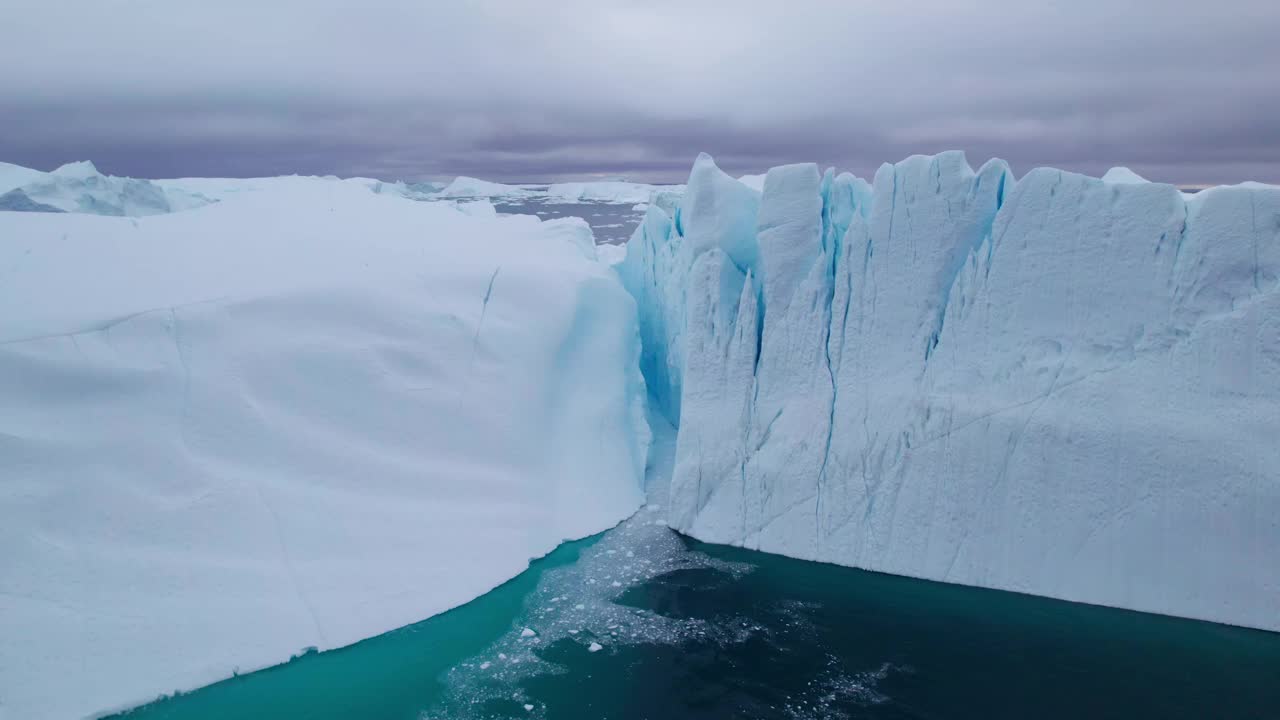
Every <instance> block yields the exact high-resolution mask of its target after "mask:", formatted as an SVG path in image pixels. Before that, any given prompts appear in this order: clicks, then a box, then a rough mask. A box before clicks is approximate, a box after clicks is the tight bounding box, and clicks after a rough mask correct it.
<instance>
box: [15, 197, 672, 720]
mask: <svg viewBox="0 0 1280 720" xmlns="http://www.w3.org/2000/svg"><path fill="white" fill-rule="evenodd" d="M171 182H174V183H178V184H179V185H182V184H184V183H187V184H188V186H189V187H190V186H191V185H190V184H189V182H188V181H171ZM219 183H221V187H222V188H223V190H222V191H218V190H217V187H215V186H217V185H219ZM165 184H167V183H161V185H165ZM233 184H234V181H211V182H210V183H209V185H208V187H205V188H204V189H206V190H209V191H210V192H211V193H215V194H218V195H219V196H220V198H221V202H217V203H215V204H212V205H208V206H206V207H202V208H198V209H194V210H191V211H189V212H183V213H173V214H168V215H160V216H155V217H144V218H138V219H131V218H113V217H96V216H90V215H75V214H58V215H42V214H35V213H0V269H2V272H3V276H4V277H3V282H0V307H3V308H5V312H4V313H0V397H3V398H4V401H3V403H0V478H3V482H0V548H2V549H3V550H2V551H0V639H2V641H0V716H4V717H5V718H6V719H7V718H14V720H17V719H18V718H21V719H22V720H40V719H41V718H73V717H84V716H87V715H91V714H95V713H98V712H101V711H107V710H110V709H114V708H123V707H126V706H129V705H133V704H137V703H141V702H145V701H149V700H151V699H154V698H155V697H157V696H158V695H159V694H161V693H169V692H173V691H175V690H185V689H190V688H194V687H197V686H200V685H203V684H206V683H209V682H212V681H216V680H219V679H222V678H226V677H229V676H231V675H232V674H233V673H234V672H236V671H239V672H247V671H250V670H253V669H255V668H260V667H263V666H266V665H271V664H274V663H278V662H281V661H284V660H287V659H288V658H289V657H290V656H291V655H294V654H297V653H299V652H302V651H303V650H304V649H306V648H319V649H326V648H333V647H338V646H342V645H346V644H349V643H352V642H355V641H357V640H360V639H363V638H366V637H369V636H372V635H376V634H379V633H382V632H384V631H387V630H390V629H392V628H396V627H399V626H403V625H406V624H409V623H412V622H416V621H418V620H421V619H423V618H425V617H428V616H430V615H432V614H435V613H438V612H441V611H443V610H446V609H448V608H451V607H454V606H456V605H458V604H460V603H463V602H466V601H468V600H470V599H472V598H474V597H476V596H478V595H480V594H482V593H484V592H486V591H488V590H489V589H491V588H493V587H494V586H496V585H498V584H499V583H501V582H503V581H505V580H507V579H508V578H511V577H513V576H515V575H516V574H518V573H519V572H521V571H522V570H523V569H524V568H525V567H526V565H527V563H528V561H529V560H530V558H534V557H538V556H540V555H542V554H544V553H546V552H548V551H550V550H551V549H552V548H554V547H555V546H556V545H557V544H558V543H560V542H561V541H563V540H565V539H569V538H578V537H582V536H585V535H588V534H591V533H595V532H598V531H600V530H603V529H605V528H607V527H609V526H611V525H612V524H614V523H616V522H617V521H619V520H621V519H623V518H624V517H626V516H628V515H629V514H630V513H631V512H632V511H633V510H634V509H635V508H636V507H638V505H639V503H640V502H641V499H642V489H641V483H642V477H643V469H644V462H645V444H646V438H647V424H646V422H645V419H644V388H643V380H642V378H641V376H640V373H639V370H638V368H637V361H636V358H637V356H638V353H639V347H638V342H639V339H638V332H637V329H636V320H635V304H634V301H633V300H632V298H631V296H630V295H629V294H628V293H627V292H626V291H625V290H624V289H623V288H622V286H621V285H620V283H619V282H618V280H617V278H616V276H615V275H614V273H613V272H612V271H611V270H610V269H608V268H607V267H606V266H605V265H603V264H601V263H599V262H596V261H594V260H593V259H592V257H591V256H590V253H589V252H586V251H584V248H583V247H582V242H581V241H582V237H581V236H582V235H583V233H584V232H586V233H587V234H588V235H589V230H586V226H585V225H584V224H582V223H581V222H580V221H564V222H558V223H540V222H538V221H537V219H536V218H532V217H509V218H494V217H488V218H485V217H473V216H470V215H468V214H465V213H462V212H458V210H456V209H454V208H453V207H450V206H449V205H448V204H445V203H435V204H433V203H418V202H410V201H408V200H405V199H402V198H400V197H396V196H395V195H394V194H376V193H373V192H369V188H368V187H366V186H364V185H363V184H361V183H358V182H347V181H332V180H325V179H322V178H281V179H278V180H276V181H272V182H260V181H248V182H247V183H246V189H244V190H243V191H242V192H239V193H234V192H231V189H232V185H233ZM195 185H199V183H196V184H195ZM588 249H589V242H588Z"/></svg>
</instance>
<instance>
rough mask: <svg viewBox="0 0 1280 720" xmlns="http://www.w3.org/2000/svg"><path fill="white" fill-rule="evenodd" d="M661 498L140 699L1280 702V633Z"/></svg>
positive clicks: (243, 703)
mask: <svg viewBox="0 0 1280 720" xmlns="http://www.w3.org/2000/svg"><path fill="white" fill-rule="evenodd" d="M660 516H661V513H660V512H657V511H654V512H650V511H642V512H641V513H639V514H638V515H637V516H636V517H635V518H633V519H632V520H630V521H628V522H626V523H624V524H623V525H622V526H620V527H619V528H616V529H614V530H612V531H609V532H606V533H604V534H603V535H601V536H597V537H595V538H591V539H588V540H584V541H580V542H576V543H570V544H568V545H565V546H563V547H561V548H560V549H558V550H556V551H555V552H554V553H552V554H551V555H550V556H548V557H547V558H544V559H542V560H540V561H537V562H535V563H534V565H533V567H532V568H531V569H530V570H529V571H528V572H527V573H525V574H523V575H521V576H520V577H518V578H516V579H515V580H513V581H511V582H509V583H507V584H506V585H503V586H502V587H500V588H498V589H497V590H495V591H493V592H492V593H490V594H488V595H486V596H484V597H482V598H479V599H478V600H476V601H475V602H473V603H470V604H468V605H466V606H463V607H461V608H458V609H456V610H454V611H451V612H448V613H445V614H443V615H440V616H437V617H435V618H432V619H430V620H427V621H425V622H423V623H419V624H417V625H414V626H411V627H408V628H404V629H402V630H399V631H396V632H393V633H389V634H387V635H383V636H380V637H378V638H374V639H372V640H368V641H365V642H363V643H359V644H357V645H355V646H352V647H350V648H346V649H344V650H339V651H335V652H330V653H322V654H318V655H316V654H313V655H307V656H304V657H301V658H299V659H297V660H295V661H294V662H291V663H288V664H286V665H283V666H280V667H277V668H273V669H270V670H267V671H263V672H259V673H254V674H251V675H247V676H242V677H239V678H234V679H232V680H229V681H226V682H222V683H219V684H216V685H213V686H210V687H208V688H205V689H203V690H199V691H197V692H194V693H190V694H187V695H183V696H179V697H176V698H172V699H168V700H165V701H162V702H158V703H154V704H152V705H149V706H147V707H144V708H141V709H139V710H137V711H135V712H134V713H131V714H129V715H128V717H129V718H130V719H131V720H138V719H145V720H160V719H162V718H163V719H168V720H212V719H213V718H282V719H283V718H313V719H316V720H330V719H331V720H338V719H343V720H355V719H357V718H359V719H360V720H411V719H415V718H459V719H465V718H508V717H533V718H551V719H556V720H586V719H591V720H597V719H600V718H613V719H618V720H622V719H640V718H649V719H652V720H667V719H670V720H676V719H680V718H699V719H710V718H814V719H817V718H885V719H889V718H984V719H989V718H1010V719H1013V718H1018V719H1022V718H1029V717H1034V718H1062V719H1064V720H1065V719H1067V718H1070V719H1072V720H1076V719H1078V718H1145V717H1153V718H1260V719H1261V718H1275V717H1280V635H1276V634H1271V633H1264V632H1259V631H1250V630H1245V629H1241V628H1233V627H1227V626H1222V625H1214V624H1210V623H1201V622H1194V621H1187V620H1178V619H1174V618H1167V617H1160V616H1154V615H1145V614H1141V613H1134V612H1127V611H1121V610H1114V609H1108V608H1100V607H1093V606H1087V605H1079V604H1073V603H1067V602H1061V601H1056V600H1048V599H1044V598H1036V597H1030V596H1024V595H1017V594H1014V593H1006V592H999V591H991V590H981V589H975V588H966V587H960V586H954V585H944V584H940V583H933V582H927V581H921V580H913V579H908V578H899V577H893V576H888V575H880V574H876V573H869V572H863V571H859V570H854V569H849V568H842V567H837V566H832V565H823V564H819V563H810V562H803V561H797V560H791V559H788V558H783V557H778V556H772V555H765V554H761V553H756V552H751V551H747V550H741V549H735V548H726V547H719V546H709V545H704V544H701V543H697V542H695V541H691V540H688V539H685V538H683V537H681V536H679V535H677V534H675V533H673V532H671V531H670V530H668V529H667V528H666V527H665V526H664V525H663V524H662V523H661V521H659V520H656V518H658V517H660Z"/></svg>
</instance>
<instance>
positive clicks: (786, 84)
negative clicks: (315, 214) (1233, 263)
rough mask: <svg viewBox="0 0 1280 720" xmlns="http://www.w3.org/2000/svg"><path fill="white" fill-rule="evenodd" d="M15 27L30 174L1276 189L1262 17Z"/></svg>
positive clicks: (950, 13)
mask: <svg viewBox="0 0 1280 720" xmlns="http://www.w3.org/2000/svg"><path fill="white" fill-rule="evenodd" d="M30 5H33V7H23V8H22V9H21V10H14V9H11V10H8V11H6V13H5V18H4V19H5V22H4V23H0V62H2V63H3V66H4V67H5V68H6V71H5V72H4V73H3V75H0V159H2V160H7V161H11V162H17V163H21V164H27V165H31V166H35V167H40V168H44V169H49V168H51V167H53V166H56V165H58V164H60V163H62V162H65V161H69V160H75V159H82V158H90V159H93V160H94V161H95V162H97V163H98V164H99V166H100V167H101V168H102V169H103V170H104V171H108V172H112V173H116V174H128V175H135V176H142V177H161V176H175V175H233V176H245V175H264V174H281V173H290V172H299V173H322V174H323V173H334V174H341V175H356V174H358V175H371V176H376V177H384V178H402V177H403V178H407V179H418V178H426V177H446V176H451V175H454V174H473V175H479V176H482V177H489V178H493V179H498V180H518V179H523V180H533V179H555V178H557V177H563V176H582V175H586V174H602V175H627V176H630V177H635V178H637V179H653V180H678V179H680V178H681V177H682V176H683V175H684V174H685V173H686V172H687V168H688V166H689V164H690V162H691V161H692V159H693V157H694V156H695V155H696V153H697V152H699V151H703V150H705V151H708V152H711V153H712V154H713V155H715V156H716V157H717V160H718V161H719V162H720V164H721V165H722V166H723V167H726V169H729V170H731V171H735V172H746V171H760V170H763V169H765V168H766V167H768V166H770V165H774V164H780V163H785V162H795V161H801V160H814V161H818V162H822V163H824V164H830V165H836V166H838V167H840V168H842V169H849V170H852V171H854V172H857V173H859V174H862V175H870V174H871V173H873V172H874V170H875V167H876V166H877V165H878V164H879V163H881V162H883V161H892V160H897V159H900V158H902V157H904V156H906V155H908V154H912V153H918V152H926V153H931V152H937V151H940V150H944V149H949V148H960V149H963V150H965V151H966V152H967V153H968V154H969V157H970V160H971V162H972V163H973V164H975V165H976V164H978V163H980V162H982V161H983V160H985V159H986V158H987V157H991V156H999V157H1003V158H1005V159H1006V160H1009V161H1010V162H1011V163H1012V164H1013V165H1014V167H1015V170H1017V171H1019V172H1025V171H1026V170H1028V169H1030V168H1031V167H1033V166H1035V165H1041V164H1049V165H1055V166H1058V167H1064V168H1068V169H1075V170H1080V171H1084V172H1090V173H1094V174H1097V173H1100V172H1102V171H1104V170H1106V169H1107V168H1108V167H1110V166H1111V165H1114V164H1124V165H1129V166H1130V167H1132V168H1134V169H1135V170H1137V171H1138V172H1140V173H1143V174H1144V175H1147V176H1149V177H1152V178H1153V179H1161V180H1167V181H1172V182H1235V181H1238V180H1243V179H1259V180H1265V181H1273V182H1276V181H1280V90H1278V89H1277V88H1280V86H1278V85H1277V81H1276V78H1277V77H1280V44H1277V43H1276V42H1275V41H1274V31H1275V28H1277V27H1280V7H1278V6H1276V4H1275V3H1274V2H1273V1H1272V0H1258V1H1254V0H1219V1H1218V2H1215V3H1205V2H1202V0H1186V1H1183V0H1177V1H1175V2H1167V1H1166V2H1159V1H1157V0H1144V1H1142V2H1125V0H1075V1H1074V2H1070V3H1066V2H1061V3H1059V2H1042V3H1036V4H1031V3H1015V2H990V1H988V2H974V1H972V0H916V1H915V2H904V3H885V2H871V1H870V0H867V1H864V2H856V1H852V0H850V1H839V2H838V1H834V0H833V1H831V2H799V3H785V4H778V3H769V4H768V5H769V6H770V7H767V8H752V7H747V6H745V5H744V4H742V3H732V4H730V3H719V2H702V3H687V2H675V1H672V0H647V1H644V2H641V1H635V2H629V1H626V0H617V1H616V2H591V1H589V0H560V2H558V3H556V4H554V5H549V4H545V3H539V4H534V3H523V2H514V0H513V1H512V2H498V1H497V0H481V1H478V2H471V3H424V2H407V1H406V2H392V1H391V0H378V1H369V2H362V3H352V2H337V1H336V0H308V1H306V2H304V1H302V0H277V1H276V2H272V3H259V2H249V1H248V0H232V1H230V2H224V3H221V4H219V5H218V6H216V7H204V8H199V9H198V8H196V7H195V6H194V5H192V4H187V3H173V2H168V1H161V0H116V1H115V2H110V3H103V2H94V1H91V0H63V2H58V3H41V4H39V5H38V6H35V4H30ZM1029 5H1030V7H1028V6H1029ZM264 6H265V7H264Z"/></svg>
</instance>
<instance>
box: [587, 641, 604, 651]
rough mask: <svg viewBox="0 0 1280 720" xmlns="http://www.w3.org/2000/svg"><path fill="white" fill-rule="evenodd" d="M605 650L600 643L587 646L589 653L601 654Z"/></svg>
mask: <svg viewBox="0 0 1280 720" xmlns="http://www.w3.org/2000/svg"><path fill="white" fill-rule="evenodd" d="M603 649H604V646H603V645H601V644H600V643H598V642H592V643H591V644H590V645H588V646H587V652H600V651H601V650H603Z"/></svg>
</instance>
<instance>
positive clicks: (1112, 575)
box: [619, 152, 1280, 630]
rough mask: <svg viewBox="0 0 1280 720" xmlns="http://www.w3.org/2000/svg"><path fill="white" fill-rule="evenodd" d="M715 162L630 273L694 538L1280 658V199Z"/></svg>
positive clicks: (1035, 177)
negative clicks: (735, 170)
mask: <svg viewBox="0 0 1280 720" xmlns="http://www.w3.org/2000/svg"><path fill="white" fill-rule="evenodd" d="M1135 177H1136V176H1132V173H1122V172H1113V173H1109V174H1108V178H1107V180H1106V181H1103V180H1099V179H1094V178H1088V177H1085V176H1082V175H1075V174H1072V173H1067V172H1061V171H1058V170H1051V169H1037V170H1034V171H1032V172H1031V173H1029V174H1028V175H1027V176H1025V177H1023V178H1022V179H1020V180H1015V178H1014V176H1013V174H1012V173H1011V172H1010V170H1009V168H1008V167H1007V166H1006V165H1005V164H1004V163H1003V162H1000V161H991V162H989V163H987V164H986V165H984V166H983V167H982V168H981V169H980V170H978V171H976V172H975V171H974V170H973V169H971V168H970V166H969V165H968V163H967V162H966V161H965V158H964V156H963V155H962V154H960V153H954V152H953V153H944V154H942V155H938V156H936V157H922V156H916V157H912V158H909V159H907V160H905V161H903V162H900V163H897V164H896V165H885V166H883V167H882V168H881V169H880V170H879V172H878V173H877V174H876V177H875V182H874V184H869V183H867V182H865V181H863V180H860V179H857V178H855V177H853V176H851V175H848V174H840V175H837V174H835V173H833V172H831V171H828V172H827V173H825V174H823V173H820V172H819V170H818V168H817V167H816V166H814V165H793V166H786V167H781V168H775V169H773V170H772V171H770V172H769V174H768V175H767V178H766V180H765V182H764V184H763V193H760V192H757V191H755V190H754V189H751V188H750V187H748V184H746V183H744V182H740V181H738V180H734V179H733V178H731V177H729V176H728V175H725V174H724V173H722V172H721V171H720V170H719V169H717V168H716V166H715V165H714V163H713V162H712V160H711V158H709V157H707V156H705V155H704V156H701V157H700V158H699V159H698V161H697V162H696V163H695V165H694V167H693V171H692V173H691V175H690V178H689V185H688V189H687V192H686V193H685V195H684V198H683V199H682V200H679V201H678V202H675V204H674V205H672V206H671V207H668V208H666V209H664V208H662V207H659V206H657V205H655V206H653V207H651V208H650V209H649V211H648V213H647V215H646V217H645V219H644V222H643V223H642V225H641V226H640V227H639V228H638V229H637V230H636V232H635V234H634V236H633V237H632V239H631V241H630V243H629V247H628V252H627V255H626V258H625V260H624V261H623V262H622V264H621V265H620V266H619V271H620V273H621V275H622V277H623V279H624V283H625V284H626V285H627V287H628V289H629V290H630V291H631V292H632V293H633V294H634V296H635V297H636V299H637V301H638V305H639V311H640V327H641V334H642V338H643V345H644V347H643V354H642V358H641V367H642V369H643V371H644V374H645V376H646V379H647V381H648V384H649V388H650V391H651V393H652V394H653V397H654V401H655V402H656V403H657V404H658V406H659V408H660V409H661V410H662V411H663V413H664V414H665V415H666V417H667V418H668V419H669V420H671V421H672V422H673V423H675V424H678V427H679V435H678V449H677V457H676V465H675V470H674V478H673V482H672V488H671V497H670V501H669V502H668V503H667V510H668V514H669V517H668V520H669V522H670V524H671V525H672V526H673V527H675V528H678V529H680V530H681V531H683V532H686V533H689V534H691V535H693V536H695V537H698V538H701V539H704V540H709V541H714V542H721V543H730V544H735V545H741V546H745V547H750V548H757V549H761V550H766V551H771V552H778V553H782V554H786V555H790V556H793V557H799V558H809V559H815V560H822V561H827V562H834V563H839V564H843V565H850V566H855V567H861V568H867V569H871V570H879V571H884V572H890V573H896V574H901V575H909V576H915V577H921V578H929V579H934V580H942V581H947V582H955V583H962V584H967V585H976V586H983V587H991V588H1001V589H1006V590H1014V591H1019V592H1026V593H1032V594H1036V595H1045V596H1050V597H1057V598H1064V599H1068V600H1076V601H1083V602H1089V603H1095V604H1101V605H1109V606H1115V607H1123V608H1132V609H1136V610H1143V611H1150V612H1157V613H1165V614H1169V615H1177V616H1184V617H1191V618H1200V619H1206V620H1213V621H1219V622H1225V623H1232V624H1238V625H1245V626H1252V627H1258V628H1266V629H1271V630H1280V562H1276V558H1277V557H1280V442H1278V441H1277V438H1280V284H1278V283H1280V190H1276V189H1272V188H1267V187H1264V186H1239V187H1223V188H1215V189H1212V190H1208V191H1205V192H1202V193H1199V194H1197V195H1195V196H1193V197H1191V198H1190V199H1184V197H1183V196H1182V195H1181V194H1180V193H1179V192H1178V191H1177V189H1176V188H1174V187H1173V186H1170V185H1163V184H1156V183H1146V182H1134V178H1135Z"/></svg>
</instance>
